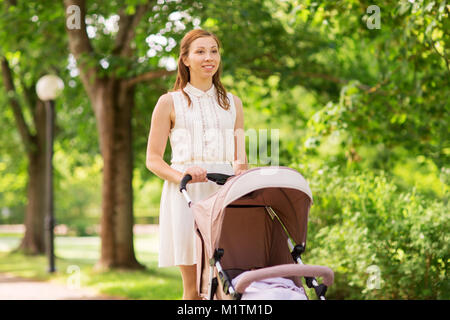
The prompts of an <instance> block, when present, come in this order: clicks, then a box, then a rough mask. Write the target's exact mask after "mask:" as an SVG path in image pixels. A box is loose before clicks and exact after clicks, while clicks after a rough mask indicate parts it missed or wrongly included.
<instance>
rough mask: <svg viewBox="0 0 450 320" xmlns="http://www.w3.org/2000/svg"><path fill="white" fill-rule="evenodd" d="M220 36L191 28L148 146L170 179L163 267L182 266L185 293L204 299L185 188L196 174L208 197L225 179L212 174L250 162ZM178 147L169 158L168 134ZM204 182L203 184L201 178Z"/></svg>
mask: <svg viewBox="0 0 450 320" xmlns="http://www.w3.org/2000/svg"><path fill="white" fill-rule="evenodd" d="M219 49H220V42H219V40H218V39H217V37H216V36H215V35H214V34H212V33H210V32H207V31H205V30H200V29H196V30H192V31H190V32H188V33H187V34H186V35H185V36H184V38H183V39H182V41H181V44H180V56H179V59H178V75H177V79H176V82H175V85H174V87H173V90H172V91H171V92H169V93H166V94H164V95H162V96H161V97H160V98H159V100H158V102H157V104H156V106H155V109H154V111H153V115H152V121H151V128H150V134H149V139H148V145H147V160H146V165H147V168H148V169H149V170H150V171H152V172H153V173H154V174H156V175H157V176H158V177H160V178H161V179H164V180H165V181H164V185H163V190H162V194H161V205H160V239H159V240H160V244H159V266H160V267H167V266H175V265H176V266H179V268H180V271H181V276H182V279H183V299H190V300H192V299H199V298H200V297H199V295H198V292H197V288H196V263H197V261H196V256H195V231H194V219H193V216H192V213H191V211H190V209H189V207H188V206H187V204H186V201H185V200H184V198H183V196H182V194H181V193H180V191H179V185H180V182H181V179H182V177H183V176H184V175H186V174H190V175H191V176H192V180H191V181H190V183H189V185H188V188H187V190H188V192H189V195H190V197H191V199H192V200H193V201H194V202H196V201H199V200H202V199H205V198H207V197H208V196H209V195H210V194H212V193H213V192H215V191H217V190H218V188H219V187H220V186H218V185H216V184H215V183H213V182H210V181H208V180H207V178H206V173H207V172H208V173H209V172H215V173H224V174H229V175H233V174H234V175H239V174H241V173H242V172H244V171H245V170H247V169H248V165H247V157H246V154H245V137H244V133H243V132H244V115H243V107H242V102H241V100H240V99H239V98H238V97H236V96H234V95H232V94H231V93H227V92H226V91H225V89H224V87H223V86H222V84H221V82H220V70H221V57H220V53H219ZM168 138H169V139H170V144H171V147H172V159H171V165H170V166H169V165H168V164H167V163H166V162H165V161H164V160H163V155H164V150H165V148H166V144H167V139H168ZM197 182H202V183H197Z"/></svg>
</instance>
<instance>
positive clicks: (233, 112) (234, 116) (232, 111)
mask: <svg viewBox="0 0 450 320" xmlns="http://www.w3.org/2000/svg"><path fill="white" fill-rule="evenodd" d="M227 97H228V99H229V100H230V111H231V114H232V119H233V128H234V124H235V123H236V105H235V104H234V98H233V94H232V93H231V92H227Z"/></svg>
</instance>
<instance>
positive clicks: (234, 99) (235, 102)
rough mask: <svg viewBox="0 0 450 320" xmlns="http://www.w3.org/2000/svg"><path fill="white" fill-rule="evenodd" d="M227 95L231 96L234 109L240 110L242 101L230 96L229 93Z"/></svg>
mask: <svg viewBox="0 0 450 320" xmlns="http://www.w3.org/2000/svg"><path fill="white" fill-rule="evenodd" d="M229 95H231V97H232V99H233V102H234V105H235V108H236V109H242V101H241V99H240V98H239V97H238V96H237V95H235V94H232V93H231V92H229Z"/></svg>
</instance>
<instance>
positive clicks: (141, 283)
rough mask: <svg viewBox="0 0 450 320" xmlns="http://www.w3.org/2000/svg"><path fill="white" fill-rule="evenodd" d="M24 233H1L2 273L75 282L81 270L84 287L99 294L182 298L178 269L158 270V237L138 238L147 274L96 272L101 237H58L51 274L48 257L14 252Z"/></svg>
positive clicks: (141, 259)
mask: <svg viewBox="0 0 450 320" xmlns="http://www.w3.org/2000/svg"><path fill="white" fill-rule="evenodd" d="M21 237H22V235H21V234H1V233H0V273H2V272H5V273H10V274H13V275H16V276H21V277H25V278H30V279H36V280H44V281H53V282H57V283H62V284H68V283H73V280H74V279H75V276H76V275H77V273H74V272H73V270H79V271H80V273H79V275H80V284H81V288H87V287H88V288H94V289H96V290H97V291H98V292H99V293H102V294H106V295H109V296H118V297H122V298H128V299H170V300H174V299H181V297H182V290H183V288H182V282H181V276H180V273H179V271H178V268H177V267H172V268H158V247H157V240H158V239H157V235H156V234H151V235H139V236H135V243H134V245H135V252H136V257H137V259H138V261H139V262H140V263H142V264H144V265H145V266H146V270H143V271H108V272H97V271H94V270H93V267H94V264H95V263H96V262H97V260H98V258H99V253H100V239H99V237H56V238H55V255H56V268H57V272H56V273H55V274H54V275H50V274H49V273H47V267H48V262H47V258H46V257H45V256H26V255H24V254H22V253H19V252H13V251H12V250H14V249H15V248H17V246H18V244H19V242H20V239H21Z"/></svg>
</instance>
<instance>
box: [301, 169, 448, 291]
mask: <svg viewBox="0 0 450 320" xmlns="http://www.w3.org/2000/svg"><path fill="white" fill-rule="evenodd" d="M305 170H306V172H305ZM299 171H300V172H302V173H303V174H304V176H305V178H306V179H307V180H308V181H309V183H310V186H311V189H312V191H313V196H314V205H313V206H312V208H311V212H310V219H309V226H308V230H309V234H308V249H307V251H306V252H305V262H307V263H310V264H323V265H328V266H329V267H331V268H332V269H333V270H334V271H335V284H334V285H333V287H331V288H330V291H329V293H330V295H329V296H330V298H335V299H344V298H346V299H449V298H450V290H449V289H450V288H449V281H448V278H447V273H448V264H449V258H450V252H449V236H448V235H449V231H450V230H449V219H448V217H449V215H448V212H450V210H449V205H448V202H447V203H445V201H443V200H440V199H437V198H430V197H429V196H428V198H427V196H425V195H423V194H420V193H418V192H417V191H416V190H415V189H413V190H411V191H410V192H407V193H404V192H403V193H400V192H399V191H398V190H397V187H396V186H395V185H394V184H393V183H391V182H390V180H389V178H388V176H387V175H386V174H384V173H382V172H381V173H379V174H376V173H372V172H364V173H358V172H356V173H355V172H350V173H348V174H344V175H343V173H342V172H339V171H338V170H337V169H330V168H325V169H323V170H319V171H309V172H308V169H300V170H299ZM446 198H447V199H448V195H446Z"/></svg>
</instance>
